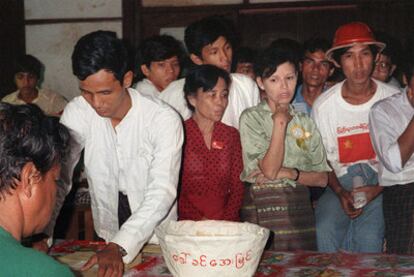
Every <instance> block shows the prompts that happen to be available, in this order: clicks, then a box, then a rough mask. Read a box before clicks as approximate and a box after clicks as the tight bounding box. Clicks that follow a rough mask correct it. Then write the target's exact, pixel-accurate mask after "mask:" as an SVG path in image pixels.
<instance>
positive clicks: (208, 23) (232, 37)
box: [184, 16, 237, 57]
mask: <svg viewBox="0 0 414 277" xmlns="http://www.w3.org/2000/svg"><path fill="white" fill-rule="evenodd" d="M221 36H222V37H224V38H225V39H226V40H227V41H228V42H229V43H230V45H231V46H232V47H233V48H236V40H237V34H236V31H235V28H234V25H233V23H232V22H231V21H229V20H228V19H226V18H224V17H221V16H210V17H206V18H203V19H201V20H199V21H196V22H193V23H191V24H190V25H189V26H188V27H187V28H186V29H185V35H184V41H185V45H186V47H187V50H188V52H189V53H190V54H194V55H196V56H199V57H201V50H202V49H203V47H205V46H207V45H209V44H212V43H213V42H215V41H216V40H217V39H218V38H219V37H221Z"/></svg>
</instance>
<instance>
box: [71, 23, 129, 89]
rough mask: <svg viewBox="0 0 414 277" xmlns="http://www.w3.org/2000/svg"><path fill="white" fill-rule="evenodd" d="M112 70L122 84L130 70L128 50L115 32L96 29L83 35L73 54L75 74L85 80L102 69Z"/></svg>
mask: <svg viewBox="0 0 414 277" xmlns="http://www.w3.org/2000/svg"><path fill="white" fill-rule="evenodd" d="M102 69H104V70H107V71H109V72H112V73H113V74H114V76H115V78H116V79H117V80H118V81H119V82H120V83H121V84H122V83H123V80H124V75H125V73H127V72H128V70H129V68H128V50H127V48H126V46H125V45H124V43H123V42H122V41H121V40H120V39H118V38H117V37H116V33H115V32H110V31H96V32H93V33H89V34H87V35H85V36H83V37H81V38H80V39H79V40H78V42H77V43H76V45H75V49H74V50H73V54H72V70H73V74H74V75H75V76H76V77H78V79H79V80H81V81H83V80H85V79H86V78H87V77H88V76H90V75H92V74H95V73H96V72H98V71H100V70H102Z"/></svg>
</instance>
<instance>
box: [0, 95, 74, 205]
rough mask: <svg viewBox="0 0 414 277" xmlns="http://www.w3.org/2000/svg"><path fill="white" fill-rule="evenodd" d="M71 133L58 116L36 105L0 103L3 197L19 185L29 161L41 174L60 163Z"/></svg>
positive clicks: (0, 191) (1, 183)
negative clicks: (21, 175) (24, 167)
mask: <svg viewBox="0 0 414 277" xmlns="http://www.w3.org/2000/svg"><path fill="white" fill-rule="evenodd" d="M69 137H70V135H69V131H68V129H67V128H66V127H65V126H64V125H62V124H60V123H59V118H57V117H51V116H46V115H45V114H44V113H43V112H42V110H41V109H40V108H39V107H38V106H36V105H33V104H29V105H11V104H8V103H0V157H1V159H0V198H1V197H4V194H5V193H9V192H10V190H11V189H15V188H16V183H15V180H16V179H17V180H19V179H20V174H21V170H22V168H23V166H24V165H25V164H26V163H28V162H32V163H33V164H34V165H35V166H36V169H37V170H39V172H40V173H41V174H42V175H44V174H46V173H47V172H48V171H49V170H50V169H51V168H52V167H53V166H54V165H57V164H59V163H61V162H62V161H63V159H64V158H65V156H66V154H67V151H68V149H69V147H68V146H69Z"/></svg>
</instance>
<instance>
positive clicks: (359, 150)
mask: <svg viewBox="0 0 414 277" xmlns="http://www.w3.org/2000/svg"><path fill="white" fill-rule="evenodd" d="M338 145H339V162H341V163H352V162H357V161H361V160H371V159H374V158H375V152H374V148H373V147H372V144H371V139H370V137H369V133H362V134H356V135H350V136H343V137H338Z"/></svg>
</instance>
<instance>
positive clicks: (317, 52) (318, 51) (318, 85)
mask: <svg viewBox="0 0 414 277" xmlns="http://www.w3.org/2000/svg"><path fill="white" fill-rule="evenodd" d="M329 47H330V44H329V42H328V41H327V40H325V39H322V38H313V39H310V40H307V41H305V43H304V44H303V56H302V61H301V63H300V72H301V74H302V84H301V85H299V86H298V87H297V88H296V93H295V97H294V98H293V100H292V105H293V106H294V107H295V110H296V111H298V112H303V113H306V114H308V115H310V112H311V111H312V105H313V103H314V102H315V100H316V98H318V96H319V95H321V94H322V92H323V91H324V90H325V88H326V81H327V80H328V78H329V76H331V75H332V73H333V72H334V70H335V69H334V66H333V64H332V63H331V62H330V61H328V60H327V59H326V57H325V53H326V51H327V50H328V49H329ZM309 191H310V194H311V201H312V206H313V207H315V206H316V203H317V200H318V199H319V197H320V196H321V195H322V193H323V192H324V191H325V188H318V187H310V188H309Z"/></svg>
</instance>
